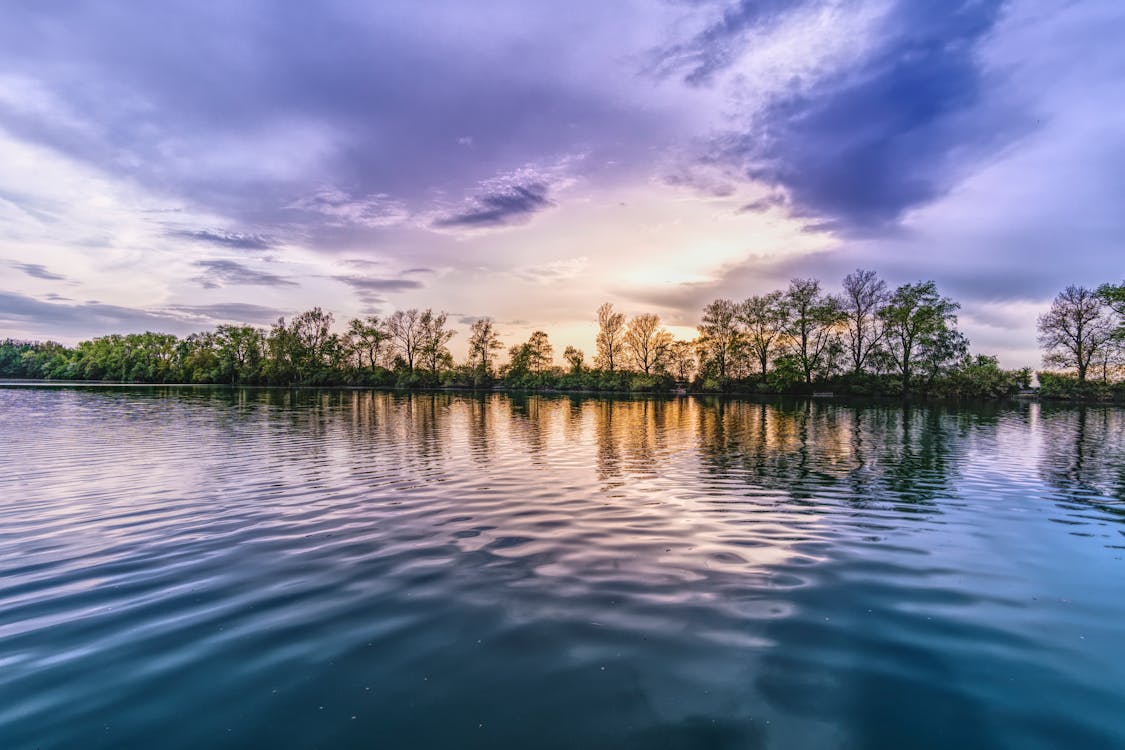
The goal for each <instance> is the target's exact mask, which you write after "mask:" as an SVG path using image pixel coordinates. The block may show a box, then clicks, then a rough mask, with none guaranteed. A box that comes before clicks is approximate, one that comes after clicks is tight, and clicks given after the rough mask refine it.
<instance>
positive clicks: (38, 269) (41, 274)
mask: <svg viewBox="0 0 1125 750" xmlns="http://www.w3.org/2000/svg"><path fill="white" fill-rule="evenodd" d="M12 267H13V268H16V269H18V270H20V271H23V272H24V273H26V274H27V275H28V276H34V277H35V278H37V279H45V280H47V281H66V277H65V276H63V275H62V274H57V273H52V272H51V271H48V270H47V267H46V266H42V265H40V264H38V263H13V264H12Z"/></svg>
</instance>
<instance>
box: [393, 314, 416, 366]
mask: <svg viewBox="0 0 1125 750" xmlns="http://www.w3.org/2000/svg"><path fill="white" fill-rule="evenodd" d="M387 331H388V333H390V335H391V340H392V341H393V342H394V345H395V349H396V350H397V351H398V354H399V356H401V357H402V361H403V362H405V363H406V368H407V370H409V371H410V372H411V373H413V372H414V361H415V360H416V359H417V358H418V350H419V348H421V345H422V325H421V316H420V315H419V313H418V310H417V309H416V308H411V309H409V310H395V311H394V313H392V314H391V316H390V317H389V318H387Z"/></svg>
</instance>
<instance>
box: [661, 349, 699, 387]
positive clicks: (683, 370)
mask: <svg viewBox="0 0 1125 750" xmlns="http://www.w3.org/2000/svg"><path fill="white" fill-rule="evenodd" d="M694 352H695V342H694V341H673V342H672V345H671V346H670V347H668V369H670V370H671V371H672V374H673V375H675V376H676V380H679V381H680V382H684V383H686V382H687V381H689V380H691V376H692V373H693V372H695V353H694Z"/></svg>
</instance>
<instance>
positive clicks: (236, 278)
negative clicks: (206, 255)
mask: <svg viewBox="0 0 1125 750" xmlns="http://www.w3.org/2000/svg"><path fill="white" fill-rule="evenodd" d="M194 265H195V267H196V268H202V269H203V273H202V274H200V275H199V276H197V277H196V281H198V282H199V285H200V286H202V287H203V288H204V289H218V288H220V287H224V286H272V287H295V286H298V284H297V282H295V281H293V280H292V279H288V278H286V277H284V276H279V275H277V274H274V273H269V272H268V271H258V270H255V269H253V268H249V267H248V266H245V265H243V264H242V263H239V262H237V261H233V260H221V259H220V260H197V261H196V262H195V264H194Z"/></svg>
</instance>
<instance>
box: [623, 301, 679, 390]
mask: <svg viewBox="0 0 1125 750" xmlns="http://www.w3.org/2000/svg"><path fill="white" fill-rule="evenodd" d="M671 345H672V334H671V333H669V332H668V330H667V329H665V328H661V327H660V316H659V315H653V314H652V313H646V314H644V315H637V316H635V317H634V318H633V319H632V320H631V321H629V328H628V329H627V330H626V331H625V350H626V352H627V353H628V355H629V359H630V360H631V361H632V365H633V367H634V368H636V369H638V370H640V371H641V372H643V373H644V374H645V375H651V374H653V373H654V372H659V371H660V370H662V369H664V365H665V364H666V362H667V359H668V347H670V346H671Z"/></svg>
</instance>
